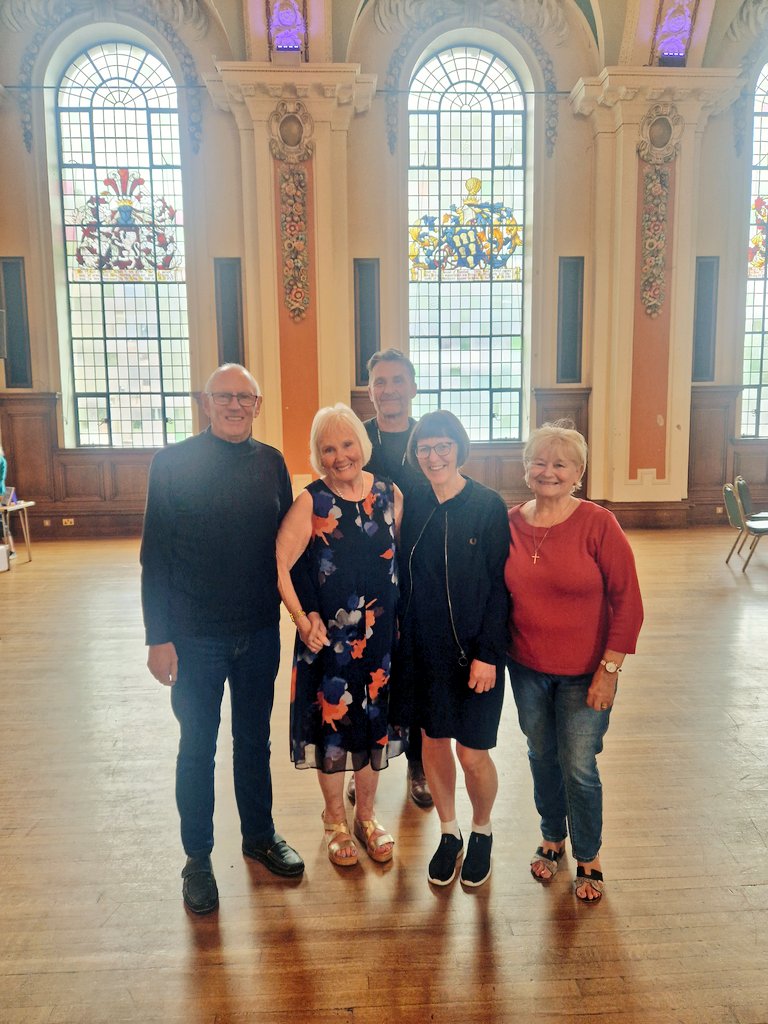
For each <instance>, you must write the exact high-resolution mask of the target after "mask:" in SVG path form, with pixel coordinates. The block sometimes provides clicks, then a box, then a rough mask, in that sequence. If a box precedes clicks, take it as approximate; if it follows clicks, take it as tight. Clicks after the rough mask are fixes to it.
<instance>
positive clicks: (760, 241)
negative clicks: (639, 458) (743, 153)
mask: <svg viewBox="0 0 768 1024" xmlns="http://www.w3.org/2000/svg"><path fill="white" fill-rule="evenodd" d="M752 138H753V145H752V215H751V217H750V222H749V247H748V249H747V315H746V323H745V330H744V375H743V383H744V390H743V392H742V396H741V433H742V436H743V437H768V351H766V333H767V332H768V272H767V268H766V232H767V231H768V64H766V66H765V67H764V68H763V70H762V71H761V73H760V77H759V79H758V82H757V88H756V90H755V121H754V131H753V137H752Z"/></svg>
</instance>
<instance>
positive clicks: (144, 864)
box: [0, 528, 768, 1024]
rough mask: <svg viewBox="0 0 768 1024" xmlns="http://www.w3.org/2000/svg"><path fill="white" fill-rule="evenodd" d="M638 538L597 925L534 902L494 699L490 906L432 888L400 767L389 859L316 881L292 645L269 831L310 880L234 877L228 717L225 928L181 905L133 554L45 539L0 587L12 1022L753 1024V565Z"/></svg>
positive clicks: (767, 670)
mask: <svg viewBox="0 0 768 1024" xmlns="http://www.w3.org/2000/svg"><path fill="white" fill-rule="evenodd" d="M631 539H632V543H633V545H634V547H635V551H636V554H637V559H638V565H639V570H640V574H641V581H642V586H643V592H644V597H645V602H646V609H647V619H646V626H645V628H644V631H643V634H642V637H641V645H640V650H639V652H638V654H637V655H636V656H635V657H634V658H631V659H629V661H628V663H627V666H626V669H625V671H624V673H623V674H622V686H621V692H620V700H619V703H618V705H617V708H616V711H615V713H614V717H613V721H612V725H611V729H610V732H609V734H608V737H607V742H606V750H605V753H604V754H603V756H602V758H601V769H602V774H603V780H604V784H605V790H606V823H605V845H604V849H603V865H604V870H605V875H606V879H607V881H608V887H607V892H606V896H605V898H604V899H603V901H602V903H601V904H600V905H599V906H595V907H584V906H581V905H578V904H577V903H576V901H575V900H574V897H573V895H572V889H571V885H570V876H571V874H572V871H573V864H572V863H566V864H565V869H564V870H562V871H561V873H560V875H559V876H558V877H557V879H556V880H555V882H554V883H553V884H552V885H550V886H549V888H545V887H543V886H541V885H538V884H537V883H535V882H534V881H533V880H532V879H531V877H530V875H529V874H528V867H527V865H528V859H529V856H530V854H531V852H532V850H533V848H534V847H535V846H536V843H537V827H536V816H535V812H534V808H533V803H532V797H531V786H530V779H529V774H528V768H527V763H526V758H525V754H524V747H523V743H522V741H521V737H520V735H519V733H518V729H517V725H516V721H515V716H514V705H513V702H512V700H511V699H507V701H506V706H505V710H504V722H503V729H502V735H501V739H500V743H499V747H498V748H497V763H498V766H499V770H500V784H501V785H500V794H499V800H498V804H497V809H496V814H495V817H494V825H495V848H494V850H495V869H494V874H493V876H492V878H491V880H490V882H489V883H488V884H487V885H486V886H484V887H483V888H482V889H481V890H478V891H475V892H468V891H463V890H462V889H461V887H460V886H458V885H455V886H454V887H452V888H449V889H448V890H447V891H446V890H442V891H434V890H432V889H431V888H430V887H429V886H428V885H427V882H426V876H425V868H426V863H427V860H428V858H429V856H430V855H431V853H432V850H433V848H434V846H435V844H436V841H437V835H438V827H437V822H436V817H435V814H434V811H433V812H424V811H420V810H419V809H417V808H416V807H415V806H414V805H413V804H411V803H410V802H409V801H407V800H406V799H405V765H404V763H402V759H399V761H398V762H396V763H394V764H393V765H392V766H391V767H390V769H389V770H388V771H387V772H386V773H385V774H384V775H383V776H382V779H381V786H380V798H379V803H378V810H379V817H380V818H381V819H382V820H383V821H384V822H385V823H386V824H387V825H388V826H389V827H390V828H391V829H392V830H393V831H394V833H395V834H396V837H397V841H398V845H397V856H396V860H395V862H394V863H393V864H392V865H391V866H389V868H381V867H378V866H376V865H374V864H373V863H372V862H371V861H369V860H367V859H366V858H365V857H364V856H361V864H360V865H359V866H358V867H357V868H355V869H353V870H351V871H347V872H344V871H343V870H341V869H336V868H333V867H332V866H331V865H330V864H329V863H328V861H327V859H326V856H325V851H324V847H323V844H322V839H321V836H322V833H321V828H320V800H319V797H318V789H317V783H316V781H315V777H314V774H313V773H311V772H308V771H307V772H297V771H295V770H294V769H293V768H292V766H291V765H290V763H289V760H288V753H287V740H286V734H287V675H288V673H287V665H288V658H287V652H288V648H289V646H290V643H289V641H290V632H289V630H287V629H286V632H285V638H286V641H287V642H286V645H285V646H286V656H284V659H283V667H282V670H281V675H280V678H279V696H278V699H277V702H276V707H275V713H274V720H273V740H274V742H273V757H272V760H273V766H274V780H275V810H276V819H277V822H278V826H279V828H280V829H281V830H282V831H283V832H284V834H285V835H286V837H288V838H289V839H290V841H291V842H293V843H294V844H295V845H296V846H297V847H298V848H299V849H300V851H301V853H302V854H303V856H304V857H305V859H306V863H307V870H306V874H305V876H304V878H303V879H302V880H301V881H299V882H293V883H290V882H289V883H286V882H284V881H281V880H279V879H277V878H275V877H274V876H272V875H270V874H269V873H268V872H267V871H266V870H264V869H263V868H262V867H261V866H260V865H257V864H252V863H246V862H245V861H244V860H243V858H242V856H241V854H240V849H239V835H238V824H237V818H236V813H235V808H234V800H233V797H232V788H231V768H230V765H229V763H228V762H229V750H230V743H229V733H228V720H227V718H226V714H225V721H224V723H223V726H222V742H221V744H220V752H221V756H220V764H219V767H218V788H217V798H218V803H217V810H216V835H217V843H216V849H215V851H214V863H215V867H216V873H217V877H218V882H219V887H220V890H221V907H220V909H219V911H218V912H217V913H215V914H212V915H210V916H209V917H206V918H202V919H195V918H193V917H191V916H190V915H188V914H187V913H186V912H185V910H184V907H183V905H182V902H181V898H180V885H181V882H180V878H179V872H180V869H181V866H182V860H183V858H182V854H181V852H180V848H179V843H178V836H177V821H176V811H175V807H174V802H173V766H174V754H175V745H176V723H175V721H174V719H173V717H172V715H171V712H170V709H169V706H168V694H167V692H166V691H164V690H163V689H162V688H161V687H160V686H158V685H157V684H156V683H155V682H154V681H153V680H152V679H151V678H150V676H149V674H148V673H147V672H146V669H145V667H144V661H145V650H144V647H143V635H142V629H141V622H140V610H139V597H138V578H139V573H138V565H137V550H138V546H137V543H136V542H134V541H105V542H77V541H73V542H70V543H64V542H56V543H48V544H37V545H36V546H35V548H34V551H33V555H34V560H33V561H32V562H31V563H30V564H23V563H22V564H19V565H16V566H15V567H14V569H13V570H12V572H10V573H6V574H3V575H2V576H0V631H1V633H2V643H1V644H0V721H1V722H2V745H1V746H0V779H1V780H2V796H1V797H0V800H1V803H0V807H1V810H2V813H1V814H0V869H1V870H0V1021H2V1024H22V1022H23V1024H42V1022H45V1024H65V1022H66V1024H74V1022H83V1024H102V1022H103V1024H117V1022H122V1021H131V1022H142V1024H151V1022H158V1024H160V1022H162V1024H171V1022H174V1024H175V1022H185V1024H203V1022H205V1024H214V1022H215V1024H236V1022H238V1024H240V1022H242V1024H245V1022H249V1024H288V1022H291V1024H305V1022H306V1024H309V1022H313V1024H328V1022H331V1021H334V1022H336V1021H344V1022H350V1024H374V1022H377V1024H378V1022H380V1021H381V1022H387V1024H389V1022H393V1024H397V1022H403V1024H422V1022H428V1021H429V1022H432V1021H434V1022H442V1024H454V1022H455V1024H464V1022H467V1024H474V1022H488V1024H493V1022H505V1024H507V1022H509V1024H513V1022H514V1024H527V1022H529V1021H530V1022H534V1021H535V1022H537V1024H560V1022H568V1024H586V1022H590V1024H593V1022H599V1024H636V1022H643V1024H673V1022H674V1024H766V1022H768V849H767V847H768V545H766V547H765V548H764V549H760V550H758V552H757V554H756V555H755V557H754V558H753V560H752V564H751V565H750V567H749V571H748V573H747V574H746V575H743V574H742V573H741V572H740V563H738V560H737V559H735V558H734V560H733V562H732V565H731V566H725V565H724V557H725V554H726V552H727V549H728V546H729V543H730V534H729V533H728V532H727V531H725V530H723V529H709V528H703V529H697V530H691V531H669V532H651V531H648V532H644V531H638V532H634V533H632V534H631ZM19 561H20V562H21V561H22V559H21V557H20V558H19ZM552 632H553V640H554V639H556V635H557V623H556V622H553V623H552ZM508 696H509V695H508ZM467 808H468V805H467V802H466V796H465V794H464V793H463V792H462V800H461V820H462V824H463V825H464V827H465V828H467V827H468V826H469V822H470V818H469V812H468V809H467Z"/></svg>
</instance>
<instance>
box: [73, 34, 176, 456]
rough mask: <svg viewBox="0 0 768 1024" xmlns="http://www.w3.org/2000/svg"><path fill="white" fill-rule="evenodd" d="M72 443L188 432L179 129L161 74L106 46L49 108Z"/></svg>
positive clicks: (150, 60)
mask: <svg viewBox="0 0 768 1024" xmlns="http://www.w3.org/2000/svg"><path fill="white" fill-rule="evenodd" d="M56 101H57V105H56V116H57V125H58V135H59V158H60V164H59V166H60V175H61V202H62V221H63V226H64V240H65V264H66V280H67V293H68V301H69V324H70V343H71V344H70V351H71V366H70V367H65V368H64V371H65V374H64V375H65V376H69V375H70V374H71V378H72V385H73V395H74V409H75V422H76V431H77V443H78V444H79V445H113V446H115V447H140V446H141V447H156V446H160V445H163V444H165V443H166V442H167V441H176V440H180V439H181V438H183V437H186V436H187V435H189V434H190V433H191V431H192V415H191V399H190V395H189V336H188V335H189V332H188V327H187V295H186V284H185V272H184V262H185V261H184V229H183V226H182V225H183V218H182V192H181V166H180V155H179V118H178V110H177V97H176V85H175V83H174V80H173V78H172V76H171V73H170V70H169V69H168V67H167V66H166V65H165V64H164V63H163V62H162V61H161V60H158V58H157V57H155V56H153V55H152V54H151V53H149V52H148V51H147V50H144V49H142V48H141V47H139V46H135V45H131V44H128V43H104V44H101V45H99V46H94V47H92V48H91V49H89V50H87V51H86V52H85V53H82V54H81V55H80V56H79V57H78V58H77V59H76V60H75V61H73V62H72V64H71V65H70V66H69V67H68V68H67V70H66V71H65V73H64V75H63V77H62V79H61V82H60V84H59V88H58V92H57V97H56Z"/></svg>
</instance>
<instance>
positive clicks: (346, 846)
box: [321, 811, 357, 868]
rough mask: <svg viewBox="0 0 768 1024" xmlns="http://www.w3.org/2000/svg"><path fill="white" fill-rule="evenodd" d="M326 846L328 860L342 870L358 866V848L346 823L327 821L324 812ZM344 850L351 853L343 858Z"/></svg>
mask: <svg viewBox="0 0 768 1024" xmlns="http://www.w3.org/2000/svg"><path fill="white" fill-rule="evenodd" d="M321 818H322V819H323V829H324V830H325V845H326V847H327V848H328V860H329V861H330V862H331V864H336V865H337V866H338V867H340V868H351V867H354V865H355V864H357V846H356V845H355V840H354V839H353V838H352V836H351V834H350V831H349V825H348V824H347V823H346V821H334V822H330V821H326V820H325V811H323V812H322V814H321ZM342 850H348V851H349V853H347V854H345V855H344V856H342V852H341V851H342Z"/></svg>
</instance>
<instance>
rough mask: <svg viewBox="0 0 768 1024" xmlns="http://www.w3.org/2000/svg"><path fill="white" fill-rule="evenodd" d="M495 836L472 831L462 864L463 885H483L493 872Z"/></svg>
mask: <svg viewBox="0 0 768 1024" xmlns="http://www.w3.org/2000/svg"><path fill="white" fill-rule="evenodd" d="M492 846H493V836H484V835H483V834H482V833H480V832H472V833H470V836H469V843H468V844H467V856H466V857H465V858H464V863H463V864H462V866H461V884H462V885H471V886H476V885H482V884H483V882H485V881H487V879H488V878H489V877H490V874H491V847H492Z"/></svg>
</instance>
